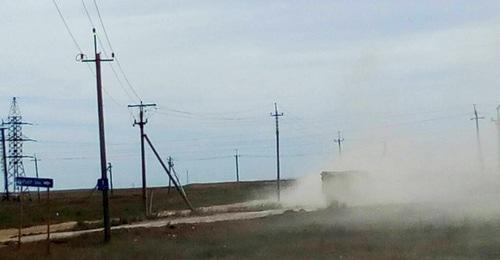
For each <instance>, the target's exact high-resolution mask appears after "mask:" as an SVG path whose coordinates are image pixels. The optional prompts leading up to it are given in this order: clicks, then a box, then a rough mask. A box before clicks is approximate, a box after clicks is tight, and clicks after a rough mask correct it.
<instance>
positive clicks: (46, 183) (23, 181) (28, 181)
mask: <svg viewBox="0 0 500 260" xmlns="http://www.w3.org/2000/svg"><path fill="white" fill-rule="evenodd" d="M15 182H16V185H17V186H19V187H23V186H24V187H37V188H47V253H48V254H50V188H52V187H54V180H53V179H47V178H29V177H16V178H15ZM22 195H23V194H22V189H21V194H20V195H19V211H20V217H19V230H18V238H17V242H18V247H21V235H22V234H21V229H22V227H23V204H22Z"/></svg>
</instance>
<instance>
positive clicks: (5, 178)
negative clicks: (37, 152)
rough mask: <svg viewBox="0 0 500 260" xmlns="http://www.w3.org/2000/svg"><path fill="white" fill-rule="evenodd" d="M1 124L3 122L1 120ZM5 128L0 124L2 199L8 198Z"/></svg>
mask: <svg viewBox="0 0 500 260" xmlns="http://www.w3.org/2000/svg"><path fill="white" fill-rule="evenodd" d="M2 125H3V122H2ZM5 130H6V128H4V127H3V126H0V131H1V134H2V168H3V177H4V179H3V180H4V195H3V196H4V197H3V198H2V200H8V199H9V172H8V169H7V148H6V145H5V142H6V140H5Z"/></svg>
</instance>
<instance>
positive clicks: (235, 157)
mask: <svg viewBox="0 0 500 260" xmlns="http://www.w3.org/2000/svg"><path fill="white" fill-rule="evenodd" d="M235 152H236V153H235V155H234V159H235V160H236V182H240V167H239V158H240V156H241V155H239V154H238V149H236V151H235Z"/></svg>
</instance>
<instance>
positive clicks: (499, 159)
mask: <svg viewBox="0 0 500 260" xmlns="http://www.w3.org/2000/svg"><path fill="white" fill-rule="evenodd" d="M491 121H493V122H495V125H496V127H497V169H498V172H499V173H500V105H499V106H497V119H496V120H495V119H491Z"/></svg>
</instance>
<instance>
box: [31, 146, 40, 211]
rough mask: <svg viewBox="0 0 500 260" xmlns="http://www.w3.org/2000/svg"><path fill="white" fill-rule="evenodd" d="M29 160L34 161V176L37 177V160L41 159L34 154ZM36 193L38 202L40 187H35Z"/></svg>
mask: <svg viewBox="0 0 500 260" xmlns="http://www.w3.org/2000/svg"><path fill="white" fill-rule="evenodd" d="M31 161H33V162H34V163H35V174H36V177H37V178H38V161H41V160H40V159H38V157H37V156H36V154H34V155H33V159H32V160H31ZM36 194H37V198H38V202H40V187H37V188H36Z"/></svg>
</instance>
